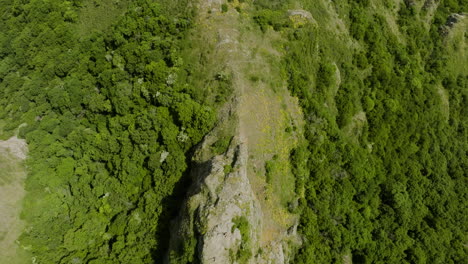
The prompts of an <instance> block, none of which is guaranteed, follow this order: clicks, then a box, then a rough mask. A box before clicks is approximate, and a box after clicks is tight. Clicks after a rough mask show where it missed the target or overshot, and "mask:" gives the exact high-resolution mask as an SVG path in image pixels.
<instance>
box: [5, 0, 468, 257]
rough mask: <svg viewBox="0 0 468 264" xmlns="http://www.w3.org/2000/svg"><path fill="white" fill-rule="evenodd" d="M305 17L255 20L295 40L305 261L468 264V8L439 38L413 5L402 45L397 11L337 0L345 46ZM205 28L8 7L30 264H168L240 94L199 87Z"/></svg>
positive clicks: (12, 120)
mask: <svg viewBox="0 0 468 264" xmlns="http://www.w3.org/2000/svg"><path fill="white" fill-rule="evenodd" d="M100 2H102V3H100ZM228 2H232V1H228ZM241 2H244V1H241ZM247 2H249V1H247ZM292 2H293V1H287V0H284V1H273V0H272V1H269V0H258V1H254V8H255V12H254V13H253V14H252V16H251V21H252V24H253V25H255V26H256V27H258V28H260V30H261V31H262V32H267V31H276V32H277V33H279V34H281V36H282V37H283V38H284V45H283V46H284V47H283V48H284V50H282V52H283V53H284V57H283V59H282V65H281V68H282V70H283V72H284V77H285V81H286V83H287V86H288V89H289V91H290V92H291V94H292V95H294V96H296V97H298V98H299V102H300V105H301V107H302V110H303V114H304V119H305V127H304V140H303V142H301V144H300V146H299V147H297V148H296V149H295V150H294V151H293V152H292V153H291V163H292V164H293V166H294V175H295V178H296V182H295V186H296V194H297V195H298V197H299V206H298V207H297V208H292V209H291V211H292V212H294V213H296V214H298V215H300V224H299V233H300V235H301V237H302V246H301V247H299V248H297V249H296V250H295V256H294V260H293V261H292V263H304V264H305V263H342V262H343V259H345V258H348V257H349V258H351V259H352V263H466V257H467V255H468V247H467V243H468V242H467V233H468V228H467V227H468V212H467V209H468V208H467V199H468V191H467V179H468V178H467V172H468V154H467V150H468V70H467V67H468V66H467V62H466V61H465V62H463V63H462V64H461V65H456V64H454V63H455V62H454V61H453V60H451V59H450V58H452V57H454V56H457V53H456V52H457V51H456V49H455V50H452V49H448V48H447V41H446V40H445V37H446V35H447V34H448V33H447V31H449V30H450V27H449V26H447V25H446V24H447V21H448V19H449V17H450V16H451V15H452V14H454V13H463V12H467V11H468V2H466V1H463V0H440V1H437V2H440V3H438V7H436V9H435V12H434V14H433V18H432V20H431V21H432V22H430V23H429V24H427V22H425V20H424V19H423V18H424V17H425V16H426V14H427V13H428V12H429V7H427V6H423V7H421V8H417V6H420V5H419V4H418V5H416V4H415V2H414V1H412V0H408V1H404V2H402V3H401V6H400V8H399V9H398V11H397V16H396V28H397V31H398V32H399V35H397V34H394V31H393V30H394V28H390V27H389V25H388V23H387V22H386V18H385V17H384V15H383V14H385V12H390V10H393V9H394V8H395V7H394V6H393V2H392V1H372V0H346V1H332V2H331V3H330V5H332V6H333V7H334V9H335V10H337V12H338V14H339V15H340V17H343V21H344V25H345V28H346V30H345V32H341V33H336V29H331V27H328V26H326V24H327V23H332V20H333V18H332V17H329V16H327V15H326V12H323V10H324V9H327V8H329V7H328V6H325V4H324V2H323V1H311V0H302V1H299V2H300V3H301V6H302V8H303V9H304V10H307V11H308V12H310V13H311V14H312V16H313V17H314V18H315V20H316V21H317V22H315V23H299V24H294V23H293V22H294V21H293V22H291V20H290V19H289V18H288V17H287V16H286V15H285V14H286V13H287V10H288V8H289V4H291V3H292ZM374 2H377V3H378V4H381V6H379V5H377V6H378V7H377V8H376V7H375V5H374ZM390 2H392V3H390ZM384 3H385V4H384ZM90 6H91V7H92V8H95V10H105V9H108V10H112V11H113V12H114V15H112V16H104V15H103V16H104V17H103V18H102V19H98V17H99V16H100V14H92V12H91V11H89V10H90ZM92 8H91V9H92ZM224 8H225V9H226V11H227V5H225V7H224ZM239 11H240V10H239ZM90 12H91V13H90ZM115 14H119V15H115ZM194 16H196V12H194V9H193V7H192V6H191V4H190V1H188V0H161V1H151V0H135V1H122V0H121V1H111V0H106V1H87V0H70V1H59V0H48V1H45V0H32V1H28V0H0V28H1V30H0V119H2V120H4V121H5V125H4V126H3V127H2V130H3V133H4V135H3V136H4V137H7V136H10V135H13V133H14V131H15V130H17V129H18V128H19V132H18V135H19V137H21V138H25V139H26V140H27V142H28V145H29V156H28V159H27V161H26V166H27V168H28V171H29V175H28V177H27V180H26V183H25V186H26V190H27V196H26V198H25V201H24V205H23V206H24V208H23V213H22V218H23V219H24V220H25V221H26V228H25V231H24V232H23V234H22V236H21V237H20V239H19V243H20V244H21V246H22V247H23V248H24V249H26V250H27V252H29V254H30V255H31V257H32V258H33V263H90V264H105V263H132V264H137V263H160V261H161V260H162V259H163V258H164V256H165V254H166V251H167V248H168V241H169V236H170V234H169V226H170V222H171V220H172V219H174V217H175V216H176V215H177V213H178V212H177V211H178V210H179V208H180V204H181V202H182V200H183V199H184V198H185V192H186V190H187V188H188V186H189V185H190V180H189V177H186V174H187V171H188V168H189V166H190V156H191V154H192V153H191V152H192V150H193V147H194V146H195V145H197V144H198V143H199V142H200V141H201V140H202V138H203V137H204V135H206V133H208V132H209V131H210V130H211V129H212V128H213V127H214V126H215V124H216V117H217V112H218V109H219V107H220V106H221V105H222V104H223V103H224V102H225V101H226V99H227V98H228V96H230V92H229V88H226V86H228V85H227V84H225V83H224V82H225V80H224V79H223V78H215V77H213V82H219V84H218V86H216V84H212V85H213V87H215V89H210V90H209V92H207V90H204V87H199V82H193V81H191V78H193V76H196V74H197V73H196V71H197V69H194V68H193V67H190V63H189V61H190V58H184V56H183V55H182V54H183V52H182V50H183V49H185V48H186V47H185V45H187V43H186V38H187V34H188V32H189V31H190V30H191V29H192V24H193V19H194ZM464 34H465V38H466V32H465V33H464ZM454 69H455V70H454ZM200 71H201V70H200ZM337 75H338V76H340V77H337ZM194 84H197V85H194ZM337 86H338V87H337ZM216 88H218V89H216ZM441 94H446V96H443V95H441ZM448 105H449V107H448ZM238 222H239V223H237V225H239V226H241V225H243V226H245V225H247V224H245V223H243V222H241V221H240V220H238ZM244 233H245V232H244Z"/></svg>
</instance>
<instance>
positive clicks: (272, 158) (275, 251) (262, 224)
mask: <svg viewBox="0 0 468 264" xmlns="http://www.w3.org/2000/svg"><path fill="white" fill-rule="evenodd" d="M235 7H236V8H237V10H236V9H235ZM251 8H252V7H251V6H249V5H247V4H245V3H243V4H241V3H238V2H233V4H231V5H229V6H228V11H222V7H221V2H213V1H201V2H200V6H199V7H198V12H199V17H198V21H197V27H196V28H195V31H196V34H197V37H196V38H197V39H195V40H194V41H199V42H204V43H206V45H207V46H205V47H204V48H205V49H206V50H208V54H206V57H207V58H206V60H207V61H209V62H211V63H212V64H211V65H210V64H208V65H205V67H207V68H211V69H216V70H217V71H219V72H221V71H222V72H224V73H225V74H226V75H228V76H229V78H230V80H231V82H230V83H231V85H232V89H233V97H232V99H231V101H230V102H228V103H227V105H226V106H225V108H226V110H225V111H222V112H221V114H220V115H221V116H220V120H222V121H221V122H220V124H218V129H215V130H214V131H213V132H212V133H210V135H208V136H207V137H206V138H205V141H204V143H203V144H202V145H200V147H199V149H198V152H197V154H196V155H195V157H194V166H195V168H197V169H194V170H193V172H192V176H193V177H194V181H195V183H196V184H195V186H194V187H193V188H192V190H191V192H190V193H189V196H190V198H189V200H188V201H187V203H186V207H185V208H184V209H183V213H182V214H181V215H180V218H179V223H178V224H177V226H176V228H175V230H178V231H176V232H178V235H177V236H175V237H174V238H173V241H172V248H171V252H170V256H169V262H170V263H185V262H186V261H193V260H194V259H198V261H200V262H201V263H237V262H239V263H244V262H246V263H287V262H289V261H290V258H291V250H292V248H291V245H296V246H297V245H298V243H299V241H298V237H297V236H296V234H295V226H296V225H297V216H296V215H294V214H291V213H290V212H289V211H288V209H287V207H288V205H290V204H294V200H295V193H294V192H295V185H294V182H295V180H294V176H293V174H292V172H291V168H290V165H289V155H290V152H291V150H292V148H294V146H295V145H296V142H297V141H298V140H299V135H300V134H301V131H302V130H301V129H302V128H301V126H302V123H301V122H302V121H301V111H300V109H299V107H298V102H297V100H294V99H293V98H291V97H290V96H289V94H288V91H287V89H286V87H285V82H284V76H282V75H281V69H280V67H279V66H278V65H279V63H280V60H281V56H282V54H280V53H278V51H277V50H276V48H275V47H273V46H272V45H275V44H276V45H278V46H279V45H280V44H281V42H282V40H281V37H280V35H278V34H276V33H274V32H270V33H269V34H265V35H264V34H262V33H261V31H260V30H259V29H258V28H255V27H254V26H253V25H252V20H251V18H250V17H249V16H247V15H244V14H245V13H247V12H248V11H251ZM244 12H245V13H244ZM207 47H208V48H207ZM210 48H213V49H212V50H210ZM223 127H231V129H230V131H231V133H232V134H233V136H234V137H233V138H232V139H231V140H230V143H229V146H228V148H227V151H226V152H224V153H221V154H220V155H215V156H214V157H213V158H211V157H210V156H213V154H214V153H212V154H211V155H210V152H212V151H211V150H210V149H211V147H210V145H212V144H215V143H216V138H220V134H221V130H222V128H223ZM288 243H289V244H288Z"/></svg>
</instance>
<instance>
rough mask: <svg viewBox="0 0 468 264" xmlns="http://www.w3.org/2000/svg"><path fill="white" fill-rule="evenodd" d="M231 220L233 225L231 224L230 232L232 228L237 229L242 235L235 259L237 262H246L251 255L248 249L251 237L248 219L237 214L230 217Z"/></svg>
mask: <svg viewBox="0 0 468 264" xmlns="http://www.w3.org/2000/svg"><path fill="white" fill-rule="evenodd" d="M232 222H233V223H234V225H233V226H232V229H231V232H234V230H236V229H239V231H240V233H241V237H242V242H241V245H240V248H239V250H238V251H237V256H236V257H237V260H238V262H239V263H247V261H248V260H249V259H250V257H251V256H252V252H251V250H250V247H251V245H250V244H251V238H250V225H249V221H248V220H247V218H246V217H245V216H239V217H236V218H234V219H232Z"/></svg>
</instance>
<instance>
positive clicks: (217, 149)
mask: <svg viewBox="0 0 468 264" xmlns="http://www.w3.org/2000/svg"><path fill="white" fill-rule="evenodd" d="M231 140H232V136H224V137H222V138H220V139H218V141H216V142H215V143H214V144H213V146H211V150H212V151H213V153H215V154H216V155H220V154H223V153H226V151H227V150H228V147H229V144H230V143H231Z"/></svg>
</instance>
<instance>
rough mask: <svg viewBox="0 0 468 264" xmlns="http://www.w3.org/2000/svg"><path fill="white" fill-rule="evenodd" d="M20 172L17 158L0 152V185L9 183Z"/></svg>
mask: <svg viewBox="0 0 468 264" xmlns="http://www.w3.org/2000/svg"><path fill="white" fill-rule="evenodd" d="M0 151H2V150H0ZM21 172H22V168H21V163H20V162H19V161H18V160H15V159H14V158H13V157H12V156H11V155H10V154H8V153H0V186H2V185H6V184H9V183H11V182H12V181H13V180H14V179H15V176H16V175H18V173H21Z"/></svg>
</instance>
